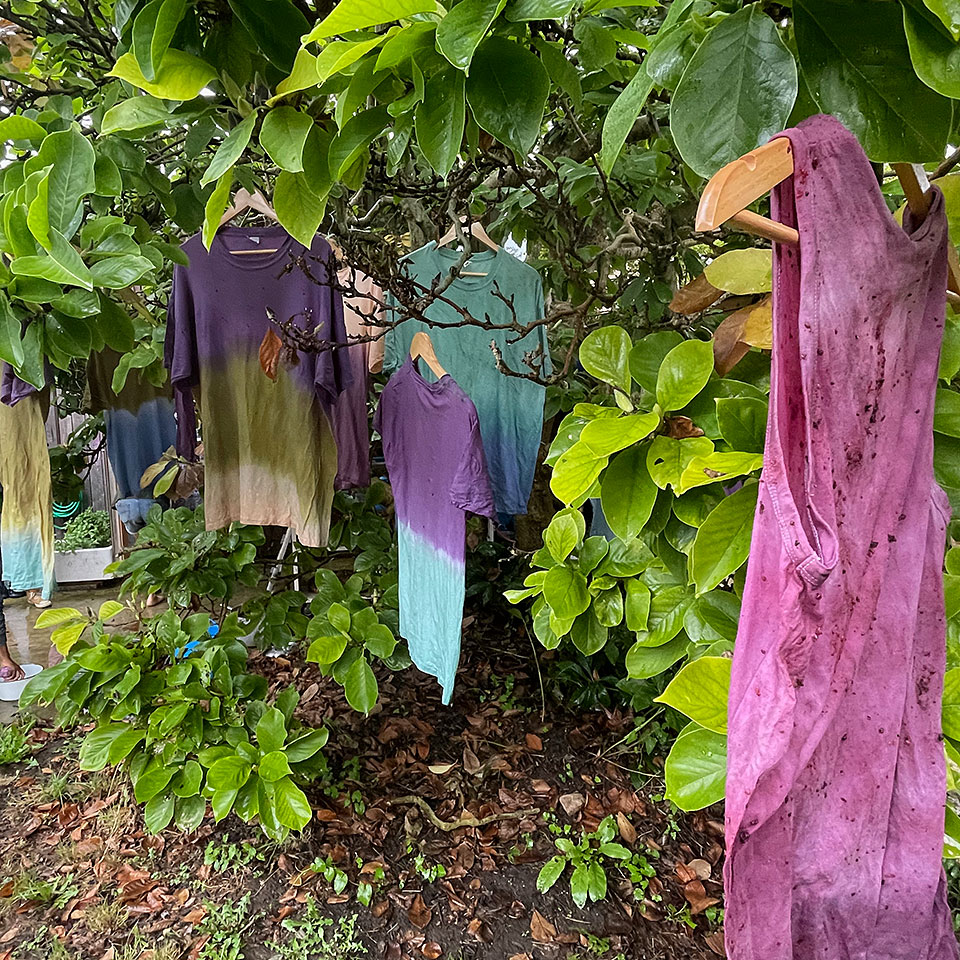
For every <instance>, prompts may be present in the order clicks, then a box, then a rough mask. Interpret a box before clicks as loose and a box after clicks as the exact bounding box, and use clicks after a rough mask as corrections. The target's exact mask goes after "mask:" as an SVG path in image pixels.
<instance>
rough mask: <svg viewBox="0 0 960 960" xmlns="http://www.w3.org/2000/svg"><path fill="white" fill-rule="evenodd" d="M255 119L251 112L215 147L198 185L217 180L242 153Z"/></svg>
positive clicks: (248, 140) (255, 116)
mask: <svg viewBox="0 0 960 960" xmlns="http://www.w3.org/2000/svg"><path fill="white" fill-rule="evenodd" d="M256 121H257V115H256V113H251V114H250V116H249V117H247V118H246V120H243V121H242V122H241V123H239V124H237V126H235V127H234V128H233V129H232V130H231V131H230V133H228V134H227V136H226V139H225V140H224V141H223V143H221V144H220V146H219V147H218V148H217V152H216V153H215V154H214V155H213V159H212V160H211V161H210V166H209V167H207V169H206V170H205V171H204V174H203V176H202V177H201V178H200V185H201V186H206V185H207V184H208V183H213V181H214V180H219V179H220V178H221V177H222V176H223V175H224V174H225V173H226V172H227V171H228V170H230V169H231V168H232V167H233V165H234V164H235V163H236V162H237V161H238V160H239V159H240V157H241V156H242V155H243V151H244V150H245V149H246V147H247V144H248V143H249V142H250V135H251V134H252V133H253V125H254V124H255V123H256Z"/></svg>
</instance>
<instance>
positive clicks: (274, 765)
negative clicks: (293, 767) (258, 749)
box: [258, 750, 291, 783]
mask: <svg viewBox="0 0 960 960" xmlns="http://www.w3.org/2000/svg"><path fill="white" fill-rule="evenodd" d="M258 772H259V774H260V776H261V777H262V778H263V779H264V780H266V781H267V782H268V783H273V781H274V780H279V779H280V778H281V777H286V776H289V775H290V772H291V771H290V764H289V763H288V762H287V756H286V754H285V753H284V752H283V751H282V750H273V751H271V752H270V753H268V754H265V755H264V756H263V757H261V758H260V764H259V766H258Z"/></svg>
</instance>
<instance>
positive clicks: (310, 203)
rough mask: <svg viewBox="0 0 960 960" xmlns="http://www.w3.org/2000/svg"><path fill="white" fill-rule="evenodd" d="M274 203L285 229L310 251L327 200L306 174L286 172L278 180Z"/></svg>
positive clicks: (282, 172) (274, 192)
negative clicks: (308, 179)
mask: <svg viewBox="0 0 960 960" xmlns="http://www.w3.org/2000/svg"><path fill="white" fill-rule="evenodd" d="M273 203H274V209H275V210H276V211H277V217H278V219H279V220H280V223H281V224H282V225H283V228H284V229H285V230H286V231H287V233H289V234H290V236H292V237H293V238H294V239H295V240H299V241H300V243H302V244H303V245H304V246H305V247H307V248H308V249H309V248H310V247H311V246H312V245H313V239H314V237H315V236H316V233H317V230H318V229H319V227H320V222H321V221H322V220H323V214H324V212H325V211H326V208H327V199H326V197H318V196H317V195H316V194H315V193H314V192H313V191H312V190H311V189H310V186H309V184H308V183H307V179H306V177H305V176H304V175H303V174H302V173H288V172H287V171H285V170H284V171H281V173H280V176H278V177H277V184H276V187H274V191H273Z"/></svg>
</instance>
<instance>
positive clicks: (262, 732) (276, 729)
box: [257, 707, 287, 754]
mask: <svg viewBox="0 0 960 960" xmlns="http://www.w3.org/2000/svg"><path fill="white" fill-rule="evenodd" d="M286 739H287V721H286V719H285V718H284V716H283V713H282V711H280V710H278V709H277V708H276V707H270V709H269V710H265V711H264V713H263V716H262V717H261V718H260V719H259V720H258V721H257V743H258V744H259V746H260V752H261V753H264V754H266V753H273V752H274V751H275V750H282V749H283V744H284V741H285V740H286Z"/></svg>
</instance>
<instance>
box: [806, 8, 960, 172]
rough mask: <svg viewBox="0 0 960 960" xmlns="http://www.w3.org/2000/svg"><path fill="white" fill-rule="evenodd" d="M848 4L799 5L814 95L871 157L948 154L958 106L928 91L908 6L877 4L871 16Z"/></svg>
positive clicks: (935, 157) (916, 157) (900, 158)
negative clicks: (907, 25)
mask: <svg viewBox="0 0 960 960" xmlns="http://www.w3.org/2000/svg"><path fill="white" fill-rule="evenodd" d="M861 12H862V8H861V7H860V6H859V4H857V3H852V2H847V0H797V2H796V3H795V4H794V6H793V14H794V32H795V35H796V40H797V50H798V53H799V57H800V66H801V69H802V70H803V76H804V79H805V80H806V83H807V86H808V87H809V89H810V93H811V94H812V96H813V98H814V99H815V100H816V102H817V104H818V106H819V107H820V109H821V110H822V111H823V112H824V113H832V114H833V115H834V116H836V117H837V118H838V119H839V120H841V121H842V122H843V123H844V124H845V125H846V126H847V128H848V129H849V130H851V131H852V133H853V134H854V135H855V136H856V137H857V139H858V140H859V141H860V145H861V146H862V147H863V149H864V151H865V152H866V154H867V156H868V157H870V159H871V160H886V161H905V162H906V161H909V162H913V161H918V162H922V161H925V160H938V159H940V158H942V157H943V154H944V150H945V148H946V143H947V139H948V137H949V134H950V126H951V118H952V113H953V108H952V106H951V103H950V101H949V100H948V99H947V98H945V97H941V96H940V95H939V94H937V93H934V92H933V91H932V90H931V89H930V88H929V87H927V86H925V85H924V84H923V83H922V82H921V81H920V80H919V79H918V77H917V75H916V73H915V72H914V69H913V65H912V64H911V62H910V55H909V50H908V48H907V41H906V37H905V35H904V31H903V16H902V13H901V11H900V5H899V4H895V3H882V4H876V5H875V6H873V7H871V8H870V16H869V17H863V16H860V14H861Z"/></svg>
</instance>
